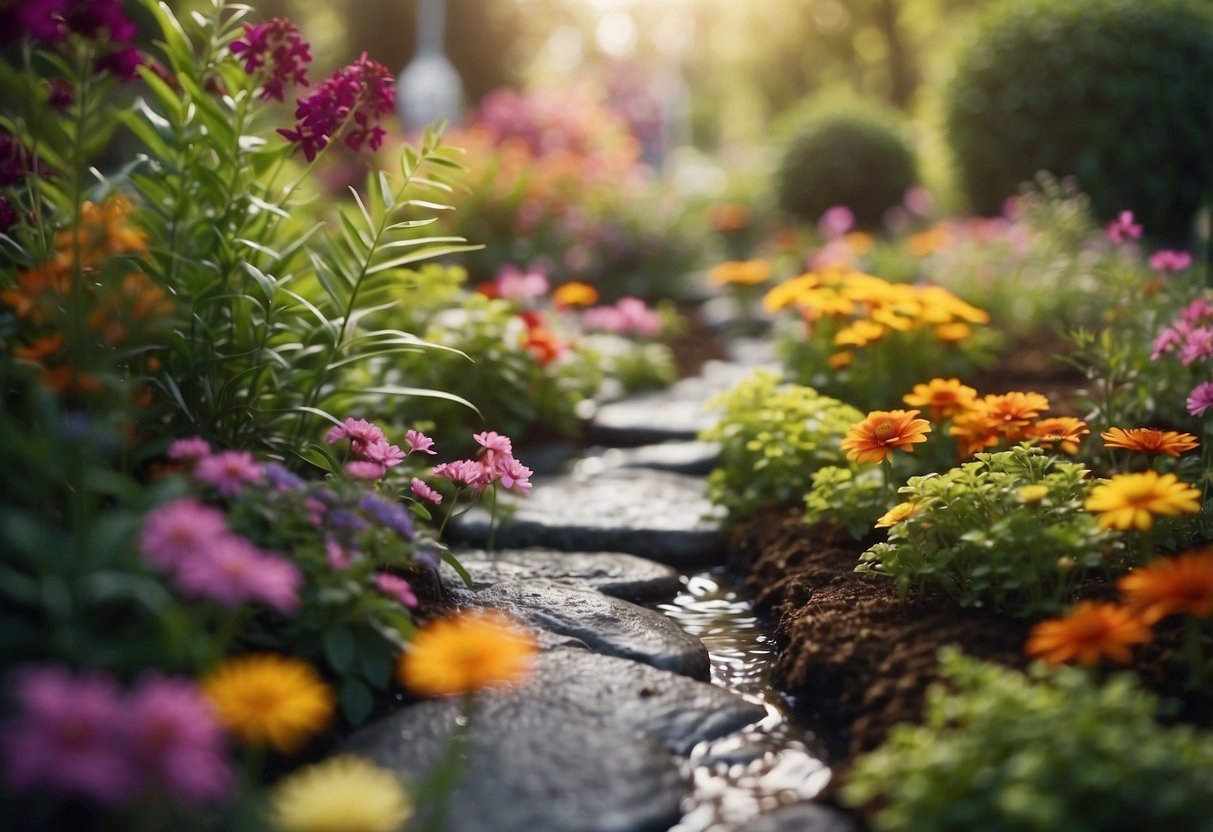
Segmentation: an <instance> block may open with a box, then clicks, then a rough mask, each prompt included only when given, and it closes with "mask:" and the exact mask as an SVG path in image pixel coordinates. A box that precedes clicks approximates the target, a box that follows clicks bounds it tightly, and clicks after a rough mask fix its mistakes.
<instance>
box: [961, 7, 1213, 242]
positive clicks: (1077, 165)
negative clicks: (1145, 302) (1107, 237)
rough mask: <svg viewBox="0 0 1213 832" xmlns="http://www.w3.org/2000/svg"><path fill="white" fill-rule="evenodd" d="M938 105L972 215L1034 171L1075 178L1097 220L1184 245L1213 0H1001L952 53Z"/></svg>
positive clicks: (1208, 99) (1200, 139) (1210, 160)
mask: <svg viewBox="0 0 1213 832" xmlns="http://www.w3.org/2000/svg"><path fill="white" fill-rule="evenodd" d="M945 107H946V121H947V132H948V138H949V141H950V143H951V146H952V149H953V151H954V153H955V156H956V161H957V165H958V173H959V176H960V180H961V185H962V187H963V188H964V190H965V191H966V192H967V194H968V196H969V199H970V201H971V203H972V205H973V208H974V209H976V210H977V211H979V212H981V213H994V212H996V211H997V210H998V208H999V206H1000V204H1001V203H1002V201H1003V200H1004V199H1005V198H1006V197H1008V196H1010V195H1012V194H1014V193H1015V192H1016V189H1017V188H1018V187H1019V185H1020V183H1021V182H1024V181H1027V180H1030V179H1032V177H1033V176H1035V175H1036V173H1037V172H1039V171H1042V170H1043V171H1049V172H1050V173H1053V174H1055V175H1057V176H1067V175H1072V176H1074V177H1076V178H1077V180H1078V185H1079V187H1080V188H1082V189H1083V190H1084V191H1086V192H1087V193H1088V194H1089V195H1090V197H1091V204H1092V207H1093V208H1094V210H1095V213H1096V214H1097V215H1099V216H1100V217H1102V218H1105V219H1110V218H1112V217H1114V216H1115V215H1116V214H1117V213H1118V212H1120V211H1123V210H1131V211H1133V212H1134V213H1135V215H1136V217H1137V219H1138V220H1139V221H1140V222H1141V223H1142V224H1143V225H1144V226H1145V231H1146V233H1147V234H1148V235H1150V236H1152V237H1155V238H1159V239H1173V240H1183V239H1185V238H1186V237H1187V235H1188V233H1189V231H1190V227H1191V223H1192V219H1193V217H1194V216H1195V214H1196V211H1197V210H1198V208H1199V207H1200V202H1201V199H1202V196H1203V195H1204V193H1205V190H1206V189H1207V188H1208V187H1209V183H1210V175H1211V173H1213V170H1211V168H1213V150H1211V148H1213V7H1211V6H1210V4H1209V3H1208V0H1149V1H1148V2H1143V0H1007V2H1003V3H999V4H997V5H995V6H993V7H992V8H991V9H990V10H989V11H988V12H986V13H985V14H984V15H983V16H982V18H981V19H980V21H979V23H978V25H977V26H976V28H975V29H974V32H973V34H972V36H971V38H970V40H969V41H968V42H967V44H966V45H965V46H964V47H963V48H962V49H961V51H960V53H959V56H958V59H957V63H956V73H955V76H954V78H953V79H952V82H951V84H950V85H949V87H948V90H947V93H946V102H945Z"/></svg>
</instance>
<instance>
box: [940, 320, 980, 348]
mask: <svg viewBox="0 0 1213 832" xmlns="http://www.w3.org/2000/svg"><path fill="white" fill-rule="evenodd" d="M972 336H973V327H971V326H969V325H968V324H966V323H961V322H960V321H955V322H953V323H949V324H940V325H939V326H937V327H935V337H936V338H938V339H939V340H940V341H943V342H944V343H945V344H958V343H960V342H961V341H967V340H968V339H969V338H971V337H972Z"/></svg>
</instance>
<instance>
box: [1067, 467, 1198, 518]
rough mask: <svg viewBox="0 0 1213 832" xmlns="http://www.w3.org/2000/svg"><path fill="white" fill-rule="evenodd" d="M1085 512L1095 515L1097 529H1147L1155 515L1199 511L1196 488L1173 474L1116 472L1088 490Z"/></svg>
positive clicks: (1174, 514) (1167, 515) (1169, 515)
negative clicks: (1106, 480)
mask: <svg viewBox="0 0 1213 832" xmlns="http://www.w3.org/2000/svg"><path fill="white" fill-rule="evenodd" d="M1085 506H1086V509H1087V511H1093V512H1095V513H1096V514H1098V515H1099V527H1100V528H1101V529H1119V530H1120V531H1128V530H1130V529H1138V530H1139V531H1143V532H1144V531H1149V530H1150V529H1152V528H1153V527H1154V518H1155V516H1166V517H1174V516H1176V515H1179V514H1195V513H1196V512H1198V511H1200V491H1199V490H1198V489H1196V488H1193V487H1192V486H1190V485H1188V484H1187V483H1186V482H1180V480H1179V478H1178V477H1176V476H1175V475H1174V474H1159V473H1158V472H1157V471H1143V472H1141V473H1140V474H1117V475H1116V476H1115V477H1112V479H1110V480H1108V482H1107V483H1105V484H1103V485H1097V486H1095V488H1093V489H1092V490H1091V496H1090V497H1088V498H1087V501H1086V503H1085Z"/></svg>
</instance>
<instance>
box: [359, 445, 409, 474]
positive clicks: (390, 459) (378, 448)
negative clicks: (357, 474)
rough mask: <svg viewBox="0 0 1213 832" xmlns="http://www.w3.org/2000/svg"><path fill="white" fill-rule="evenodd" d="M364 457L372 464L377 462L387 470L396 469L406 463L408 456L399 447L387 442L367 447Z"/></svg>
mask: <svg viewBox="0 0 1213 832" xmlns="http://www.w3.org/2000/svg"><path fill="white" fill-rule="evenodd" d="M363 456H364V457H366V458H367V459H368V460H370V461H371V462H377V463H379V464H380V465H382V466H384V467H385V468H395V467H396V466H397V465H399V464H400V463H402V462H404V458H405V456H406V454H405V453H404V451H402V450H400V447H399V446H397V445H390V444H388V442H387V440H386V439H385V440H382V441H380V442H373V443H371V444H370V445H367V447H366V450H365V451H364V452H363Z"/></svg>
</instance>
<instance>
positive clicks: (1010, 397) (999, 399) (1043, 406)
mask: <svg viewBox="0 0 1213 832" xmlns="http://www.w3.org/2000/svg"><path fill="white" fill-rule="evenodd" d="M978 406H979V407H980V408H981V409H982V410H983V411H984V412H985V413H986V415H987V416H988V417H989V418H990V419H991V420H992V421H994V422H996V423H998V425H999V433H1001V434H1002V435H1003V436H1005V437H1006V438H1007V439H1008V441H1011V442H1015V441H1018V440H1019V439H1022V438H1023V436H1024V433H1025V429H1026V428H1027V425H1028V423H1029V422H1031V421H1032V420H1033V419H1035V418H1036V417H1037V416H1039V415H1040V414H1041V413H1042V412H1044V411H1046V410H1048V409H1049V400H1048V399H1047V398H1045V397H1044V396H1042V395H1041V394H1039V393H1021V392H1019V391H1012V392H1010V393H1002V394H998V395H989V396H986V397H985V398H983V399H982V400H981V401H980V402H979V403H978Z"/></svg>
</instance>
